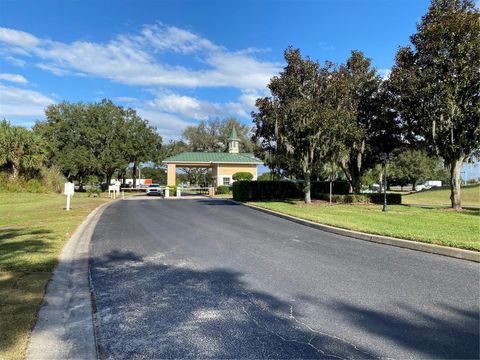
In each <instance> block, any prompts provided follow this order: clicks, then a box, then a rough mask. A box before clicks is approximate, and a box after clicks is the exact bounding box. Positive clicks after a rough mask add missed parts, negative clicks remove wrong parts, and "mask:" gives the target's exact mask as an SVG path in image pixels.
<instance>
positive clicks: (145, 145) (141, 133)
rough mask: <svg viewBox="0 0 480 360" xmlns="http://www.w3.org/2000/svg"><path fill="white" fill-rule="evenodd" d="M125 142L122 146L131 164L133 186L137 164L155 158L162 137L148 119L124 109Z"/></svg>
mask: <svg viewBox="0 0 480 360" xmlns="http://www.w3.org/2000/svg"><path fill="white" fill-rule="evenodd" d="M124 117H125V128H124V129H123V130H124V131H126V132H127V134H126V139H127V142H126V143H125V144H124V146H123V150H124V153H125V158H126V159H127V160H128V162H129V163H131V164H133V171H132V175H133V187H134V188H135V187H136V180H137V166H139V165H140V163H142V162H146V161H154V160H156V159H157V157H158V154H159V152H160V149H161V147H162V138H161V136H160V135H159V134H158V133H157V130H156V129H155V128H154V127H151V126H149V125H148V121H146V120H144V119H142V118H141V117H140V116H138V115H137V112H136V111H135V110H133V109H126V110H125V111H124Z"/></svg>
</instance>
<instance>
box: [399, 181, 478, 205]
mask: <svg viewBox="0 0 480 360" xmlns="http://www.w3.org/2000/svg"><path fill="white" fill-rule="evenodd" d="M461 195H462V206H463V207H480V185H469V186H464V187H463V186H462V190H461ZM402 203H403V204H425V205H441V206H450V189H449V188H448V189H447V188H433V189H430V190H425V191H420V192H417V193H413V194H408V195H403V196H402Z"/></svg>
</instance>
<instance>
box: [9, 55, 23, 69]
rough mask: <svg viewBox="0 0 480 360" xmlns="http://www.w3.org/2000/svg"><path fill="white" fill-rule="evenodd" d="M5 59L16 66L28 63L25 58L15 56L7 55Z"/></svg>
mask: <svg viewBox="0 0 480 360" xmlns="http://www.w3.org/2000/svg"><path fill="white" fill-rule="evenodd" d="M4 60H5V61H7V62H9V63H10V64H12V65H15V66H20V67H24V66H25V65H27V62H26V61H25V60H22V59H18V58H16V57H13V56H5V57H4Z"/></svg>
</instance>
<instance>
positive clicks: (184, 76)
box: [0, 24, 280, 88]
mask: <svg viewBox="0 0 480 360" xmlns="http://www.w3.org/2000/svg"><path fill="white" fill-rule="evenodd" d="M1 34H3V36H2V35H1ZM0 42H3V43H4V45H5V44H6V45H11V47H9V48H8V50H9V51H11V52H12V53H15V54H19V53H20V52H21V51H24V52H25V53H26V54H27V55H34V56H36V57H37V58H40V59H41V62H40V63H39V64H37V66H38V67H40V68H42V69H44V70H48V71H50V72H52V73H54V74H56V75H61V76H65V75H70V74H71V73H75V74H78V73H80V74H88V75H91V76H97V77H103V78H107V79H110V80H113V81H116V82H119V83H123V84H129V85H142V86H177V87H190V88H193V87H224V86H225V87H227V86H229V87H236V88H263V87H265V85H266V84H267V83H268V81H269V79H270V78H271V77H272V76H273V75H275V74H277V73H278V71H279V70H280V65H279V64H277V63H272V62H265V61H260V60H257V59H256V58H254V57H253V56H252V55H251V53H252V52H254V51H253V50H252V49H247V51H244V52H242V51H237V52H231V51H228V50H227V49H225V48H224V47H223V46H219V45H217V44H214V43H213V42H211V41H210V40H208V39H205V38H203V37H201V36H199V35H197V34H194V33H193V32H191V31H188V30H184V29H180V28H177V27H167V26H163V25H161V24H157V25H153V26H145V27H144V28H143V30H142V31H141V32H140V33H139V34H136V35H132V34H123V35H118V36H117V37H115V38H114V39H112V40H110V41H109V42H108V43H96V42H88V41H75V42H72V43H62V42H58V41H51V40H45V39H38V38H36V37H35V36H33V35H31V34H28V33H25V32H22V31H16V30H11V29H6V28H0ZM167 52H171V53H178V54H181V55H185V56H189V58H190V59H194V60H195V61H196V62H197V63H198V64H199V65H200V66H196V68H187V67H184V66H178V65H177V66H176V65H173V64H169V63H166V62H165V61H164V60H160V59H159V53H167ZM192 55H195V56H192ZM198 64H197V65H198ZM194 67H195V66H194Z"/></svg>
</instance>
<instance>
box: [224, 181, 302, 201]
mask: <svg viewBox="0 0 480 360" xmlns="http://www.w3.org/2000/svg"><path fill="white" fill-rule="evenodd" d="M302 196H303V193H302V190H301V189H300V187H299V186H298V185H297V184H296V183H294V182H291V181H236V182H234V183H233V198H234V199H235V200H237V201H252V200H283V199H291V198H299V197H302Z"/></svg>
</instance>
